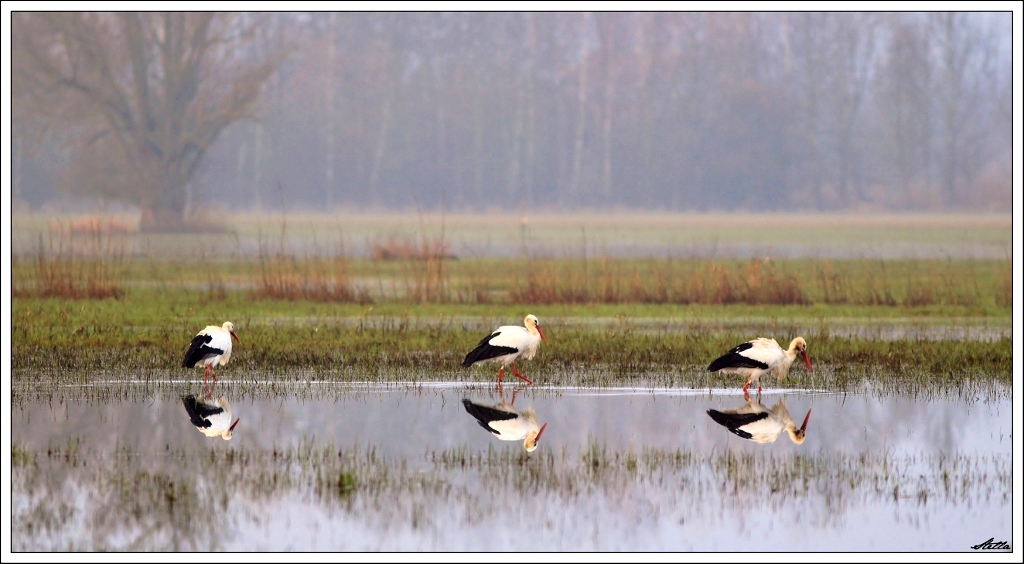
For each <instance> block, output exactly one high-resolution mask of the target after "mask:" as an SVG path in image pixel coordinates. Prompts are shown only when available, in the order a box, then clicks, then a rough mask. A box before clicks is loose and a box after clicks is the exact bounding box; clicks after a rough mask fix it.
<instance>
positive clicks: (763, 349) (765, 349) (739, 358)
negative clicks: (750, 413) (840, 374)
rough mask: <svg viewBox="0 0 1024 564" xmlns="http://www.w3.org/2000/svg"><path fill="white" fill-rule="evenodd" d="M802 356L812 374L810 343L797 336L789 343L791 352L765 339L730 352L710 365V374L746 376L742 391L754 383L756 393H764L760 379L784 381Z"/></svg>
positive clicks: (758, 339)
mask: <svg viewBox="0 0 1024 564" xmlns="http://www.w3.org/2000/svg"><path fill="white" fill-rule="evenodd" d="M798 353H799V354H800V355H802V356H803V359H804V364H806V365H807V371H808V372H811V361H810V360H809V359H808V358H807V341H805V340H804V338H803V337H797V338H795V339H793V341H792V342H791V343H789V350H783V349H782V347H780V346H779V343H777V342H776V341H775V339H765V338H763V337H761V338H757V339H754V340H753V341H747V342H746V343H743V344H742V345H737V346H735V347H733V348H732V350H730V351H729V352H727V353H725V354H723V355H722V356H720V357H718V358H716V359H715V360H714V361H713V362H712V363H711V364H709V365H708V370H710V371H711V372H717V371H719V370H721V371H722V372H735V373H736V374H741V375H743V376H746V377H747V381H746V382H744V384H743V392H744V393H746V391H747V387H748V386H750V383H751V382H755V383H756V384H757V391H758V392H760V391H761V376H764V375H765V374H768V375H769V376H773V377H774V378H775V379H776V380H781V379H782V378H785V377H786V374H788V373H789V367H790V365H791V364H793V360H795V359H796V355H797V354H798Z"/></svg>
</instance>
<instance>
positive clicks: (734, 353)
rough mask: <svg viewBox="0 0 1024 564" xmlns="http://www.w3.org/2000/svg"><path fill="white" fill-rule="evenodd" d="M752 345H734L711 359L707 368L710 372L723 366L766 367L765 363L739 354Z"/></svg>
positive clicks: (716, 370)
mask: <svg viewBox="0 0 1024 564" xmlns="http://www.w3.org/2000/svg"><path fill="white" fill-rule="evenodd" d="M753 346H754V344H753V343H743V344H742V345H736V346H735V347H733V348H732V349H731V350H730V351H729V352H727V353H725V354H723V355H722V356H720V357H718V358H716V359H715V360H713V361H712V362H711V364H709V365H708V370H710V371H711V372H718V371H719V370H721V369H723V368H760V369H762V370H763V369H765V368H768V365H767V364H765V363H763V362H761V361H759V360H754V359H752V358H749V357H746V356H743V355H742V354H740V353H741V352H743V351H745V350H747V349H749V348H751V347H753Z"/></svg>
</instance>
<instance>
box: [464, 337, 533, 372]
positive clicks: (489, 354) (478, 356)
mask: <svg viewBox="0 0 1024 564" xmlns="http://www.w3.org/2000/svg"><path fill="white" fill-rule="evenodd" d="M498 335H501V331H495V332H494V333H491V334H490V335H488V336H486V337H484V338H483V339H480V342H479V343H478V344H477V345H476V348H475V349H473V350H471V351H469V354H467V355H466V358H465V360H463V361H462V365H463V366H467V367H468V366H473V364H474V363H476V362H480V361H481V360H488V359H491V358H496V357H499V356H505V355H507V354H512V353H515V352H519V349H517V348H514V347H496V346H494V345H491V344H490V340H491V339H493V338H495V337H497V336H498Z"/></svg>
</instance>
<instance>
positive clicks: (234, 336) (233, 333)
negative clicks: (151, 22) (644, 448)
mask: <svg viewBox="0 0 1024 564" xmlns="http://www.w3.org/2000/svg"><path fill="white" fill-rule="evenodd" d="M231 336H232V337H233V338H234V339H235V341H238V342H239V343H241V342H242V341H239V340H238V335H235V332H234V331H232V332H231ZM805 358H806V357H805ZM808 366H809V365H808Z"/></svg>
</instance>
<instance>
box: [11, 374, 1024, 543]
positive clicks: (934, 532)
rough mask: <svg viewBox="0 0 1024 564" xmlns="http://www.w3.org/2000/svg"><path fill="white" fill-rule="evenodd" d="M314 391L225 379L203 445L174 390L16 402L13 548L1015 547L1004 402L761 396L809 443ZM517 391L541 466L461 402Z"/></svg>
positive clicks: (580, 404) (643, 392)
mask: <svg viewBox="0 0 1024 564" xmlns="http://www.w3.org/2000/svg"><path fill="white" fill-rule="evenodd" d="M322 386H323V389H322V390H319V391H317V392H316V393H315V394H314V395H313V396H312V399H311V398H310V397H309V396H308V395H306V396H302V395H289V394H284V395H281V396H279V397H264V396H260V397H252V396H245V395H233V393H234V392H233V391H232V390H235V389H236V388H235V387H234V386H233V384H232V382H231V381H222V382H219V383H217V384H215V385H214V386H213V388H212V389H211V390H210V392H211V394H210V395H211V396H212V397H214V398H220V397H224V398H225V399H227V400H228V406H229V407H230V411H231V413H230V417H229V418H230V419H231V420H234V419H236V418H237V419H239V422H238V425H237V426H236V427H235V428H234V432H233V435H232V438H231V440H230V441H225V440H223V439H222V438H221V437H220V436H215V437H212V438H211V437H207V436H206V435H204V434H203V433H201V432H199V430H198V429H197V428H196V427H195V426H194V425H193V423H192V422H191V421H190V418H189V414H188V413H187V411H186V409H185V406H184V404H183V402H182V400H181V398H180V397H179V396H168V397H164V396H159V395H158V397H146V398H145V399H133V398H127V399H124V400H123V401H104V402H95V401H85V400H83V401H67V402H53V403H31V402H29V403H26V404H23V405H20V406H17V407H15V408H14V410H13V413H12V425H13V427H12V439H13V445H14V446H13V448H12V498H11V504H12V547H13V550H15V551H39V550H110V549H114V550H176V551H177V550H228V551H254V550H255V551H262V550H296V551H309V550H316V551H364V550H369V551H407V550H408V551H412V550H436V551H490V550H495V551H508V550H513V551H591V550H600V551H617V550H624V551H686V550H697V551H971V552H973V551H972V550H971V548H970V547H971V546H973V545H977V544H979V543H981V542H983V541H985V540H988V539H990V538H994V539H995V540H996V541H1000V540H1005V541H1007V542H1010V540H1011V538H1010V537H1011V533H1012V531H1011V526H1012V504H1011V500H1012V478H1011V466H1012V445H1011V442H1012V434H1011V433H1012V429H1011V426H1012V405H1011V402H1010V399H1009V398H1008V397H1006V398H1005V399H984V398H963V397H952V398H931V399H914V398H909V397H901V396H899V395H888V396H883V397H877V396H875V395H872V394H858V395H848V394H832V393H821V392H816V391H813V390H796V391H794V390H785V391H784V393H783V392H782V391H779V392H773V391H772V390H765V393H763V394H762V396H761V397H760V404H761V405H762V406H764V408H766V409H771V410H772V411H773V412H775V413H777V414H778V413H782V412H783V411H787V412H788V414H789V415H790V417H791V419H792V420H793V423H794V426H795V428H799V426H800V424H801V423H802V422H803V421H804V418H805V416H806V414H807V413H808V411H809V410H810V416H809V419H808V420H807V427H806V435H805V438H804V440H803V442H802V444H796V443H795V442H794V441H793V440H792V439H791V438H790V434H789V433H788V432H787V431H785V430H782V431H781V432H779V434H778V435H777V437H774V440H769V441H768V442H763V443H758V442H754V441H752V440H748V439H746V438H743V437H741V436H740V435H741V434H742V429H741V430H740V431H741V432H740V433H739V434H737V433H733V432H730V430H729V429H727V428H726V427H725V426H723V425H721V424H719V423H718V422H716V421H715V420H713V419H712V417H711V416H709V414H708V410H717V411H720V412H725V411H726V410H731V409H737V408H741V407H743V406H746V405H748V402H747V401H745V400H744V398H743V396H742V394H741V393H740V392H739V391H738V390H732V389H729V390H710V391H709V390H688V389H657V388H655V389H633V388H623V389H617V388H601V389H578V388H550V387H543V386H541V385H537V386H533V387H530V388H526V389H520V390H518V391H516V388H514V387H512V386H509V385H506V386H505V387H504V388H503V391H502V394H501V395H500V396H499V394H498V392H497V388H496V387H495V386H493V385H487V386H481V385H470V384H465V383H451V384H445V383H423V384H419V385H385V386H381V385H375V384H366V385H358V384H356V385H353V384H346V385H342V384H330V383H327V384H322ZM181 387H182V390H181V395H188V394H195V395H197V396H200V395H202V392H203V390H202V387H201V386H195V385H189V384H185V383H182V385H181ZM513 394H515V395H514V401H513V402H512V405H513V407H514V408H516V409H517V410H519V411H520V412H525V411H526V409H527V408H532V410H533V411H534V413H535V414H536V419H537V422H538V424H539V425H544V424H546V427H544V431H543V434H542V436H541V439H540V441H539V445H538V447H537V448H536V450H534V451H532V452H529V453H528V452H526V450H525V449H524V446H523V441H522V440H518V441H501V440H498V439H497V438H496V437H495V436H494V435H493V434H492V433H490V432H489V431H488V430H486V429H485V428H483V427H482V426H481V425H480V424H479V423H478V422H477V420H476V419H475V418H474V417H473V416H472V415H471V414H470V413H469V412H468V411H467V409H466V408H465V407H464V405H463V399H470V400H472V401H473V402H477V403H480V404H485V405H493V404H496V403H498V402H499V400H502V399H504V400H506V401H512V400H513ZM1006 395H1007V396H1008V395H1009V394H1006ZM142 397H145V396H144V395H143V396H142ZM751 400H753V401H752V403H751V404H750V405H752V406H754V407H756V406H757V398H756V397H753V396H752V397H751ZM780 405H781V406H782V408H780ZM772 438H773V437H771V436H769V437H768V439H772Z"/></svg>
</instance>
